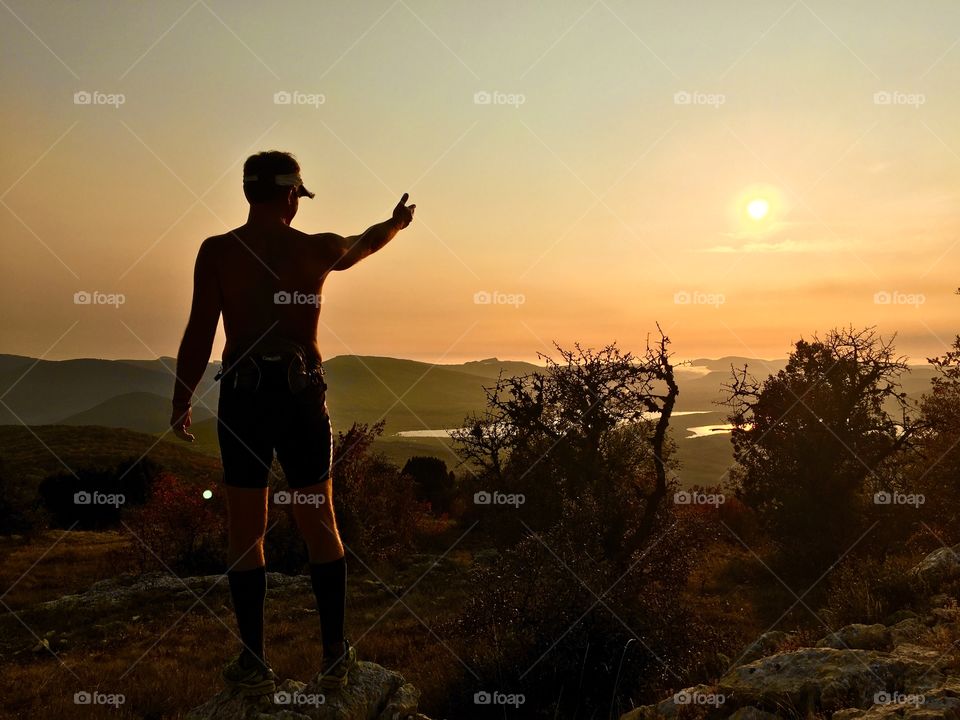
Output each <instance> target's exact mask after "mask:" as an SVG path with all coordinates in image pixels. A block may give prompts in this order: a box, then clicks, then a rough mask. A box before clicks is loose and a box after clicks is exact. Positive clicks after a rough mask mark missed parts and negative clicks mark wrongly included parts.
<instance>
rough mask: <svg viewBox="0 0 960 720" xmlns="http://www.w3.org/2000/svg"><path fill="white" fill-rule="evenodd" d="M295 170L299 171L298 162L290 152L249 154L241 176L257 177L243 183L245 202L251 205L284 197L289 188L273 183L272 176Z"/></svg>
mask: <svg viewBox="0 0 960 720" xmlns="http://www.w3.org/2000/svg"><path fill="white" fill-rule="evenodd" d="M296 172H300V164H299V163H298V162H297V159H296V158H295V157H294V156H293V155H291V154H290V153H287V152H280V151H279V150H269V151H266V152H259V153H257V154H256V155H251V156H250V157H248V158H247V161H246V162H245V163H244V164H243V176H244V177H248V176H250V175H256V176H257V178H258V179H257V180H255V181H253V182H245V183H244V184H243V194H244V195H245V196H246V198H247V202H249V203H250V204H251V205H253V204H254V203H268V202H274V201H276V200H280V199H282V198H284V197H286V195H287V193H288V192H290V188H289V187H284V186H282V185H276V184H274V182H273V176H274V175H287V174H289V173H296Z"/></svg>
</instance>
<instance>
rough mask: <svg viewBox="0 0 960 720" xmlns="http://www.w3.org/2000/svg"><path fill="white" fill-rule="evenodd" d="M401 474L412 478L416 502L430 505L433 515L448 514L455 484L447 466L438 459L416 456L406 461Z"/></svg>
mask: <svg viewBox="0 0 960 720" xmlns="http://www.w3.org/2000/svg"><path fill="white" fill-rule="evenodd" d="M401 473H403V474H404V475H409V476H410V477H411V478H413V483H414V492H415V494H416V497H417V500H420V501H421V502H427V503H430V509H431V511H432V512H433V513H434V514H435V515H442V514H443V513H449V512H450V510H451V505H452V503H453V499H454V497H456V494H457V484H456V478H455V476H454V474H453V473H452V472H450V471H448V470H447V464H446V463H445V462H444V461H443V460H441V459H440V458H438V457H422V456H416V457H412V458H410V459H409V460H407V462H406V464H405V465H404V466H403V470H401Z"/></svg>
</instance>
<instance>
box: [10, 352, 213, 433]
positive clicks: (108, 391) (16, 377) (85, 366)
mask: <svg viewBox="0 0 960 720" xmlns="http://www.w3.org/2000/svg"><path fill="white" fill-rule="evenodd" d="M10 357H11V356H9V355H6V356H0V396H2V397H3V402H4V403H5V405H7V406H9V408H10V410H8V409H7V408H6V407H3V406H0V424H19V423H20V422H23V423H26V424H28V425H43V424H50V423H57V422H61V421H62V420H64V419H65V418H69V417H72V416H74V415H76V414H78V413H81V412H84V411H86V410H90V409H91V408H93V407H95V406H97V405H99V404H100V403H102V402H104V401H106V400H109V399H110V398H112V397H116V396H117V395H123V394H125V393H135V392H145V393H152V394H154V395H158V396H160V397H169V395H170V393H171V392H172V390H173V384H174V380H173V376H172V374H171V369H172V367H173V366H172V365H171V366H170V368H171V369H168V368H167V367H165V366H164V365H163V363H162V362H161V361H159V360H153V361H132V362H131V361H125V360H98V359H80V360H37V361H31V363H32V364H31V365H28V366H27V367H28V368H29V369H27V368H25V367H23V365H22V364H21V365H20V366H17V367H13V368H12V369H11V368H10V367H7V369H6V370H5V371H3V368H4V367H6V366H9V365H10V364H11V363H10V361H9V360H8V358H10ZM215 372H216V368H215V367H214V366H212V365H211V366H210V368H209V369H208V370H207V372H206V373H205V374H204V378H203V380H202V381H201V383H200V388H199V391H200V392H205V391H206V390H207V389H209V387H210V386H211V384H212V382H213V374H214V373H215ZM11 411H12V412H11Z"/></svg>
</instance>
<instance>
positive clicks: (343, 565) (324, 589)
mask: <svg viewBox="0 0 960 720" xmlns="http://www.w3.org/2000/svg"><path fill="white" fill-rule="evenodd" d="M310 581H311V583H312V585H313V594H314V595H316V598H317V612H318V613H319V614H320V635H321V637H322V638H323V647H324V649H326V648H328V647H332V646H334V645H339V644H340V643H342V642H343V616H344V614H345V611H346V603H347V561H346V558H340V559H338V560H333V561H331V562H325V563H310Z"/></svg>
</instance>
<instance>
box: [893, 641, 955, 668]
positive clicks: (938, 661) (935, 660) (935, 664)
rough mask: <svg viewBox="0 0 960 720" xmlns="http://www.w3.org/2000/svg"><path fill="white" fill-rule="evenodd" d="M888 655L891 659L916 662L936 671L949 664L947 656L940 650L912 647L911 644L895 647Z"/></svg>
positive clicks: (920, 646)
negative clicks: (896, 658)
mask: <svg viewBox="0 0 960 720" xmlns="http://www.w3.org/2000/svg"><path fill="white" fill-rule="evenodd" d="M890 654H891V655H892V656H893V657H898V658H904V659H906V660H916V661H917V662H921V663H924V664H926V665H927V666H929V667H931V668H936V669H937V670H942V669H943V668H944V667H946V666H947V665H949V664H950V656H949V654H945V653H943V652H942V651H940V650H935V649H933V648H930V647H925V646H923V645H914V644H912V643H904V644H902V645H897V647H895V648H894V649H893V652H891V653H890Z"/></svg>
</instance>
